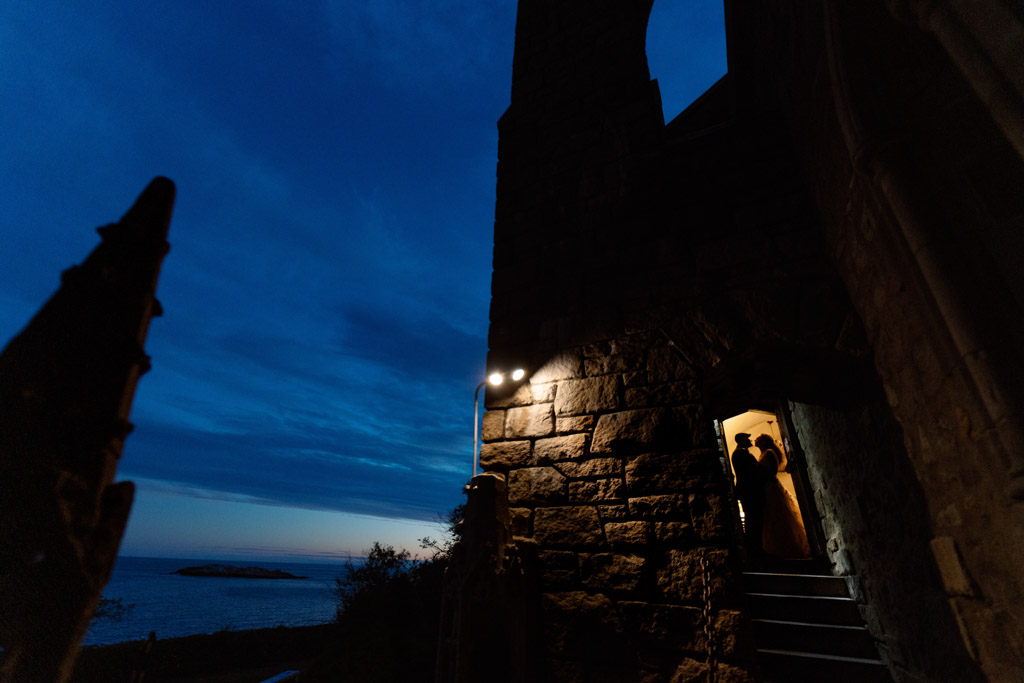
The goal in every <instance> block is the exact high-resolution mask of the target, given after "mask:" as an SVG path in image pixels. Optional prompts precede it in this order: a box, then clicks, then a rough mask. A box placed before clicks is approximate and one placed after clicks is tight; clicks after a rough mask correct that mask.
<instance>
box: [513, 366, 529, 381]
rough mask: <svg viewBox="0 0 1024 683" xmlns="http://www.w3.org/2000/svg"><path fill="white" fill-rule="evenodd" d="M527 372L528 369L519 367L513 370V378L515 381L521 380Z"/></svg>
mask: <svg viewBox="0 0 1024 683" xmlns="http://www.w3.org/2000/svg"><path fill="white" fill-rule="evenodd" d="M525 374H526V370H523V369H522V368H518V369H517V370H515V371H513V372H512V379H514V380H515V381H517V382H518V381H519V380H521V379H522V378H523V375H525Z"/></svg>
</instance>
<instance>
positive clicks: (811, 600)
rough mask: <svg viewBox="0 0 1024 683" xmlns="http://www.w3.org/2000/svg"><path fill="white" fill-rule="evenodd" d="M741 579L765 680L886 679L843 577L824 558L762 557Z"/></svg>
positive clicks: (860, 682) (877, 682)
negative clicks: (829, 566)
mask: <svg viewBox="0 0 1024 683" xmlns="http://www.w3.org/2000/svg"><path fill="white" fill-rule="evenodd" d="M743 580H744V590H745V591H746V593H747V601H748V605H749V607H750V613H751V616H752V618H753V630H754V644H755V647H756V649H757V661H758V664H759V665H760V667H761V672H762V674H763V677H764V680H765V681H766V682H768V681H771V682H775V683H801V682H806V683H882V682H884V683H892V677H891V676H890V675H889V671H888V670H887V669H886V667H885V665H884V664H882V662H881V660H880V659H879V658H878V651H877V650H876V648H875V643H874V640H873V639H872V637H871V634H870V633H869V632H868V630H867V628H866V627H865V626H864V621H863V620H862V619H861V616H860V612H859V611H858V609H857V604H856V603H855V602H854V601H853V599H851V598H850V594H849V592H848V591H847V587H846V579H844V578H843V577H839V576H832V575H831V574H830V573H829V570H828V565H827V564H826V563H824V562H822V561H818V560H771V561H766V562H763V563H761V564H760V565H759V566H758V568H757V569H756V570H752V571H747V572H744V574H743Z"/></svg>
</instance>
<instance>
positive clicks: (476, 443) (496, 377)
mask: <svg viewBox="0 0 1024 683" xmlns="http://www.w3.org/2000/svg"><path fill="white" fill-rule="evenodd" d="M525 374H526V371H525V370H523V369H522V368H517V369H516V370H513V371H512V379H513V380H514V381H516V382H518V381H519V380H521V379H522V378H523V376H524V375H525ZM504 381H505V373H504V372H492V373H491V374H490V375H488V376H487V379H485V380H484V381H483V382H480V384H477V385H476V391H474V392H473V476H474V477H475V476H476V470H477V465H478V464H479V462H480V389H482V388H483V386H484V385H485V384H488V383H490V384H491V386H495V387H496V386H498V385H499V384H501V383H502V382H504Z"/></svg>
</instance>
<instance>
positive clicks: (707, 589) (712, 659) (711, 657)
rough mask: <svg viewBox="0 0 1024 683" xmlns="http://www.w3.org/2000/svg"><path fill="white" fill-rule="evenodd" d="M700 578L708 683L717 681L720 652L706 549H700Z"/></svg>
mask: <svg viewBox="0 0 1024 683" xmlns="http://www.w3.org/2000/svg"><path fill="white" fill-rule="evenodd" d="M698 557H699V562H700V580H701V586H702V591H701V592H702V595H701V597H702V599H703V601H704V608H703V610H702V612H701V621H703V622H704V642H705V645H706V646H707V661H708V683H715V679H716V677H717V675H718V652H717V649H718V648H717V645H718V643H717V641H716V640H715V637H714V628H715V627H714V623H713V621H712V613H711V576H710V574H709V573H708V558H707V552H706V551H705V550H701V551H700V555H699V556H698Z"/></svg>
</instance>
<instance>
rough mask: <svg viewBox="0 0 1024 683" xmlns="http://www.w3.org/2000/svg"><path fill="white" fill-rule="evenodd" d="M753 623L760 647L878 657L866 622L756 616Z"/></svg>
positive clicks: (755, 637) (845, 655) (842, 655)
mask: <svg viewBox="0 0 1024 683" xmlns="http://www.w3.org/2000/svg"><path fill="white" fill-rule="evenodd" d="M752 624H753V627H754V642H756V643H757V646H758V647H760V648H764V649H768V650H788V651H798V652H812V653H816V654H825V655H838V656H841V657H859V658H862V659H877V658H878V650H877V649H876V648H875V640H874V638H872V637H871V633H870V632H869V631H868V630H867V628H865V627H863V626H837V625H835V624H811V623H807V622H802V621H779V620H776V619H753V620H752Z"/></svg>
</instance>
